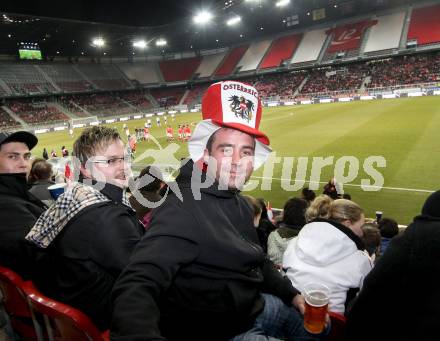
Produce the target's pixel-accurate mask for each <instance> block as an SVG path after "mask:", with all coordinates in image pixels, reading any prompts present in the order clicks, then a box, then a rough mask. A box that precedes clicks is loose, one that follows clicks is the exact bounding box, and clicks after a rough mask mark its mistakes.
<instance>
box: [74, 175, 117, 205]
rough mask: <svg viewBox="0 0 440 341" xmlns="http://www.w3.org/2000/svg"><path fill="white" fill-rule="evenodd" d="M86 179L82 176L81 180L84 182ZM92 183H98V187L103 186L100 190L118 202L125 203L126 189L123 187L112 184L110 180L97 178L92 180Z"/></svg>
mask: <svg viewBox="0 0 440 341" xmlns="http://www.w3.org/2000/svg"><path fill="white" fill-rule="evenodd" d="M84 180H85V179H84V178H82V177H80V179H79V182H80V183H84ZM92 185H97V187H98V188H102V189H101V190H99V191H100V192H101V193H102V194H104V195H105V196H106V197H107V198H109V199H110V200H112V201H116V202H118V203H125V202H124V200H123V197H124V190H123V189H122V188H121V187H119V186H116V185H113V184H110V183H108V182H106V183H104V182H98V181H95V180H92Z"/></svg>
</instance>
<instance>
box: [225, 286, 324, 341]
mask: <svg viewBox="0 0 440 341" xmlns="http://www.w3.org/2000/svg"><path fill="white" fill-rule="evenodd" d="M262 295H263V298H264V301H265V302H266V304H265V305H264V309H263V311H262V312H261V313H260V314H259V315H258V316H257V318H256V319H255V323H254V326H253V327H252V328H251V329H250V330H248V331H247V332H245V333H243V334H240V335H237V336H235V337H233V338H232V339H231V340H230V341H275V340H280V339H283V340H286V339H287V340H295V341H297V340H298V341H299V340H301V341H306V340H307V341H311V340H319V339H320V335H314V334H310V333H308V332H307V331H306V330H305V329H304V326H303V317H302V316H301V314H300V313H299V312H298V310H296V309H295V308H293V307H288V306H287V305H285V304H284V303H283V301H281V300H280V299H279V298H278V297H276V296H273V295H268V294H262Z"/></svg>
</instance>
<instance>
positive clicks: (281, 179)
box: [252, 176, 435, 193]
mask: <svg viewBox="0 0 440 341" xmlns="http://www.w3.org/2000/svg"><path fill="white" fill-rule="evenodd" d="M252 178H255V179H269V180H270V179H272V180H279V181H292V179H283V178H270V177H267V176H253V177H252ZM304 183H318V184H326V183H328V181H304ZM344 186H351V187H363V188H365V187H367V188H375V189H379V190H380V189H389V190H393V191H407V192H421V193H434V192H435V191H432V190H428V189H416V188H404V187H386V186H382V187H380V186H370V185H357V184H344Z"/></svg>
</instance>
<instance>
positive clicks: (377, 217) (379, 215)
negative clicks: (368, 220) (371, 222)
mask: <svg viewBox="0 0 440 341" xmlns="http://www.w3.org/2000/svg"><path fill="white" fill-rule="evenodd" d="M381 219H382V211H376V222H379V221H380V220H381Z"/></svg>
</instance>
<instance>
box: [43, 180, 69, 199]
mask: <svg viewBox="0 0 440 341" xmlns="http://www.w3.org/2000/svg"><path fill="white" fill-rule="evenodd" d="M66 187H67V184H66V183H58V184H55V185H51V186H49V187H47V189H48V190H49V192H50V195H51V196H52V198H53V199H54V200H57V199H58V197H59V196H60V195H61V194H63V193H64V190H65V189H66Z"/></svg>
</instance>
